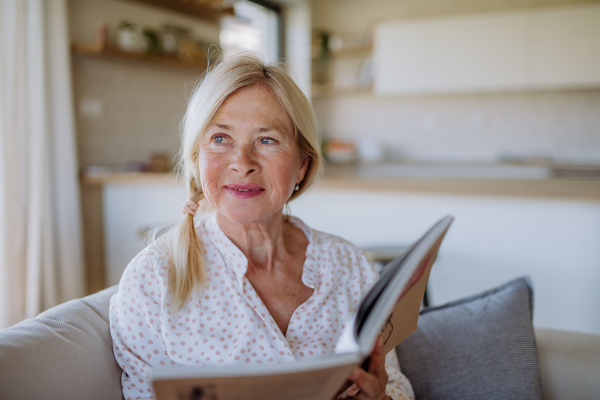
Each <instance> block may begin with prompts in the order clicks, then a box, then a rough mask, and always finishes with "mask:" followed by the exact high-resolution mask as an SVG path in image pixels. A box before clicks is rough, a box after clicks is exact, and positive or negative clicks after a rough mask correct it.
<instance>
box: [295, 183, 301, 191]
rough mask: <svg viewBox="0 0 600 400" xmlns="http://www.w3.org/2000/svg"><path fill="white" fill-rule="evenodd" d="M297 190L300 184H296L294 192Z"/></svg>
mask: <svg viewBox="0 0 600 400" xmlns="http://www.w3.org/2000/svg"><path fill="white" fill-rule="evenodd" d="M298 190H300V184H299V183H296V187H295V188H294V192H297V191H298Z"/></svg>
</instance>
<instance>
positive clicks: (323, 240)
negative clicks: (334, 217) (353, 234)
mask: <svg viewBox="0 0 600 400" xmlns="http://www.w3.org/2000/svg"><path fill="white" fill-rule="evenodd" d="M290 219H291V220H292V222H293V223H295V224H296V225H297V226H299V227H300V228H301V229H302V230H303V231H304V232H310V239H311V242H312V241H314V242H315V243H316V244H318V245H320V246H324V247H333V248H338V249H346V250H350V251H355V252H360V253H362V250H361V249H360V247H358V246H356V245H355V244H354V243H352V242H350V241H349V240H346V239H344V238H342V237H340V236H337V235H334V234H331V233H327V232H323V231H320V230H318V229H313V228H311V227H309V226H308V225H307V224H306V223H305V222H304V221H302V220H301V219H300V218H298V217H291V218H290Z"/></svg>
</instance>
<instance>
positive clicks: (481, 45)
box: [374, 5, 600, 95]
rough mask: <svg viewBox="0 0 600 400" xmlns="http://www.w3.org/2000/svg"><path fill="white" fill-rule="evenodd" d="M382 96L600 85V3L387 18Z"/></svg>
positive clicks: (379, 65) (379, 44)
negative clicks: (425, 16) (447, 15)
mask: <svg viewBox="0 0 600 400" xmlns="http://www.w3.org/2000/svg"><path fill="white" fill-rule="evenodd" d="M374 61H375V68H376V73H375V92H376V93H377V94H381V95H394V94H423V93H457V92H490V91H511V90H531V89H556V88H580V87H600V5H584V6H576V7H575V6H574V7H559V8H556V7H555V8H549V9H539V10H527V11H514V12H498V13H491V14H476V15H468V16H453V17H443V18H428V19H420V20H407V21H403V20H400V21H387V22H383V23H381V24H379V25H378V27H377V28H376V30H375V42H374Z"/></svg>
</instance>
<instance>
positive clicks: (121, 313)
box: [109, 245, 174, 400]
mask: <svg viewBox="0 0 600 400" xmlns="http://www.w3.org/2000/svg"><path fill="white" fill-rule="evenodd" d="M166 276H167V261H166V257H165V256H164V255H163V254H161V253H160V252H159V251H158V250H157V248H156V246H153V245H151V246H149V247H147V248H146V249H145V250H143V251H142V252H141V253H140V254H138V255H137V256H136V257H135V258H134V259H133V260H132V261H131V262H130V263H129V265H128V266H127V268H126V269H125V272H124V273H123V276H122V277H121V281H120V283H119V291H118V292H117V293H116V294H115V295H114V296H113V297H112V298H111V302H110V314H109V319H110V332H111V336H112V339H113V352H114V354H115V359H116V360H117V363H118V364H119V366H120V367H121V369H122V370H123V373H122V375H121V387H122V390H123V396H124V397H125V399H126V400H129V399H132V400H133V399H154V398H155V397H154V392H153V390H152V383H151V379H150V375H149V367H153V366H159V365H167V364H169V365H173V364H174V362H173V361H171V360H170V358H169V356H168V354H167V347H166V345H165V342H164V338H163V334H162V329H161V315H162V307H161V304H162V303H161V302H162V300H163V299H164V298H165V296H166V293H167V290H168V289H167V278H166Z"/></svg>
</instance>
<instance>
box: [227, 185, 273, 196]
mask: <svg viewBox="0 0 600 400" xmlns="http://www.w3.org/2000/svg"><path fill="white" fill-rule="evenodd" d="M225 190H226V191H227V193H229V194H230V195H232V196H233V197H235V198H238V199H250V198H252V197H256V196H258V195H259V194H261V193H263V192H264V191H265V189H264V188H263V187H262V186H259V185H256V184H254V183H234V184H230V185H225Z"/></svg>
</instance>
